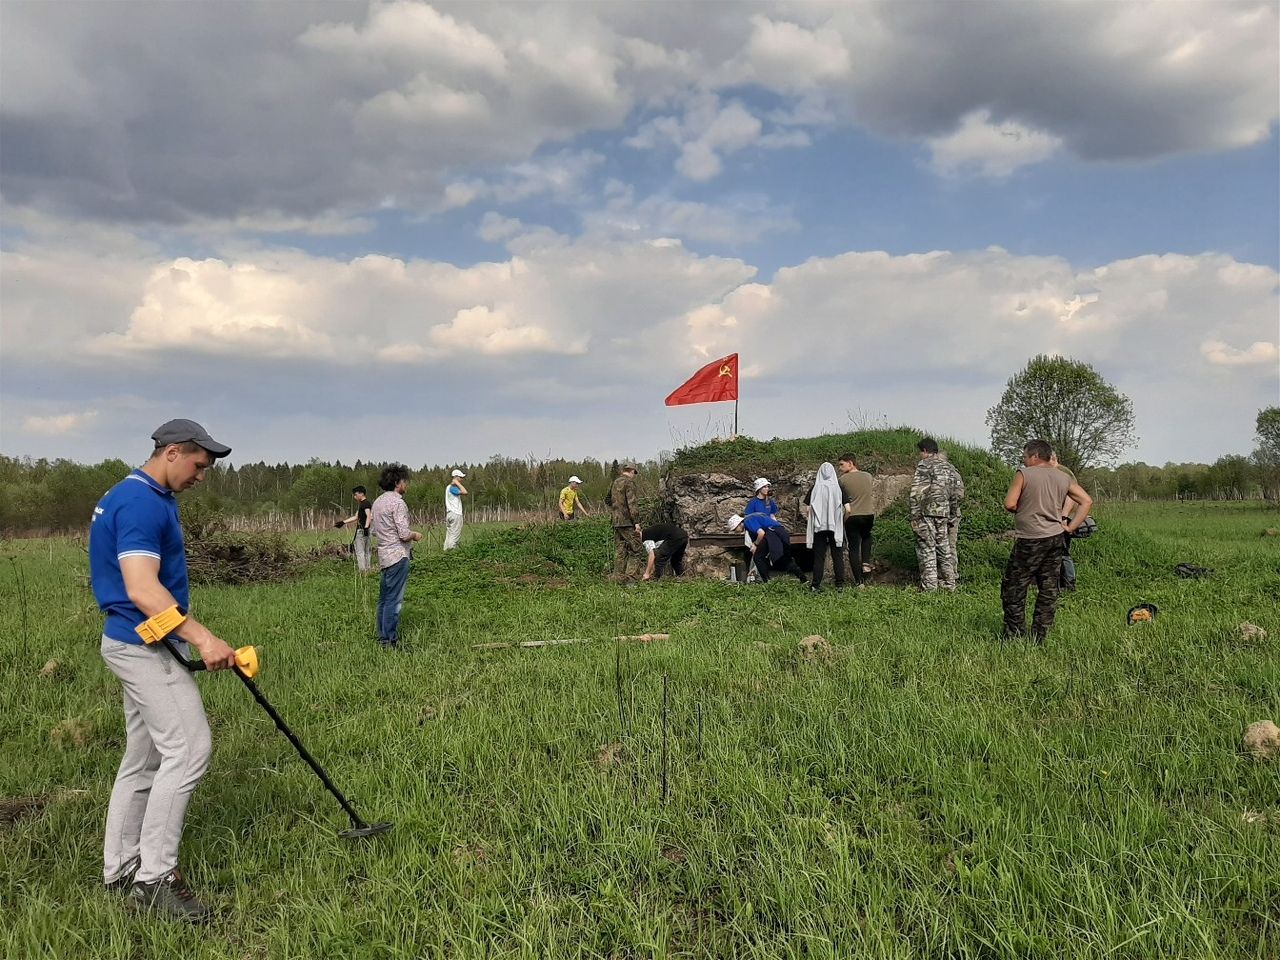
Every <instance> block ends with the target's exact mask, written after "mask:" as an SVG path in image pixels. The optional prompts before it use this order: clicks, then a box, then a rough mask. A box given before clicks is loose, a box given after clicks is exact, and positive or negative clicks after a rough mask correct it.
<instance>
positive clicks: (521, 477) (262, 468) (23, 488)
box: [0, 456, 659, 535]
mask: <svg viewBox="0 0 1280 960" xmlns="http://www.w3.org/2000/svg"><path fill="white" fill-rule="evenodd" d="M455 466H456V467H458V468H459V469H461V470H463V471H464V472H465V473H466V474H467V479H466V480H465V481H464V483H465V484H466V487H467V490H468V492H469V494H470V497H469V500H470V502H469V504H468V507H469V509H470V510H472V511H473V512H475V513H478V514H479V515H480V516H481V517H487V518H492V517H495V516H499V517H500V516H505V515H508V514H515V515H528V514H530V513H533V512H545V513H546V514H547V515H552V514H554V513H555V511H556V506H557V503H558V500H559V497H560V490H561V489H562V488H563V487H564V486H565V484H566V483H567V482H568V479H569V477H570V476H573V475H575V474H576V475H577V476H579V477H581V478H582V480H583V484H582V487H581V488H580V493H582V494H583V496H584V497H585V498H586V502H587V508H588V509H589V510H592V511H593V512H595V511H598V510H599V509H600V505H601V501H602V499H603V498H604V494H605V492H606V491H607V490H608V488H609V484H610V482H611V480H612V478H613V477H615V476H616V475H617V473H618V461H616V460H615V461H599V460H590V459H588V460H546V461H538V460H532V459H529V460H517V459H510V458H505V457H494V458H492V459H490V460H488V461H487V462H485V463H482V464H465V463H464V464H449V465H448V466H432V467H422V468H421V469H418V470H415V471H414V472H413V474H412V479H411V480H410V483H409V489H408V491H407V492H406V493H405V500H406V501H407V503H408V505H409V509H410V510H411V511H412V512H413V513H414V515H415V517H421V518H424V519H427V520H430V519H433V518H437V515H439V517H441V518H442V517H443V513H444V488H445V486H446V484H447V483H448V480H449V472H450V471H451V470H452V469H453V468H454V467H455ZM382 467H383V464H380V463H362V462H360V461H357V462H356V463H354V464H351V465H347V464H343V463H325V462H321V461H318V460H317V461H312V462H310V463H306V464H289V463H277V464H267V463H261V462H260V463H247V464H240V465H237V464H234V463H219V464H218V465H217V466H216V467H215V468H214V469H212V470H210V471H208V473H207V474H206V475H205V481H204V483H202V484H201V485H200V486H199V487H197V488H196V489H195V490H194V491H192V492H191V493H188V494H185V495H184V496H183V498H182V502H183V503H184V504H185V505H187V508H189V509H199V510H200V511H202V512H217V513H220V514H222V515H223V516H225V517H228V518H235V519H236V520H238V521H240V522H241V525H242V526H255V525H260V526H272V527H278V526H282V525H283V526H289V527H297V526H303V527H310V526H325V525H331V524H332V523H333V521H334V520H335V519H340V518H345V517H347V516H350V515H351V514H352V513H353V512H354V509H355V504H354V501H353V500H352V499H351V488H352V487H353V486H356V485H358V484H359V485H363V486H364V487H365V488H366V489H367V490H368V492H369V498H370V499H373V498H375V497H377V495H378V494H379V493H380V492H381V491H379V490H378V474H379V472H380V471H381V470H382ZM132 469H133V466H132V465H130V464H127V463H125V462H124V461H123V460H104V461H103V462H102V463H98V464H95V465H93V466H86V465H84V464H79V463H74V462H73V461H70V460H33V459H30V458H21V459H19V458H15V457H6V456H0V533H3V534H5V535H13V534H19V533H27V534H30V533H39V532H63V531H68V532H75V531H79V530H85V529H87V528H88V525H89V518H90V516H91V515H92V513H93V508H94V505H95V504H97V502H98V500H99V499H100V498H101V497H102V494H103V493H105V492H106V491H107V490H108V489H109V488H110V487H111V486H113V485H114V484H115V483H116V482H117V481H119V480H120V479H121V478H122V477H124V476H126V475H127V474H128V473H129V471H130V470H132ZM658 469H659V465H658V464H657V463H656V462H651V463H648V464H644V465H642V467H641V477H640V478H639V479H640V486H641V488H642V490H643V489H646V488H648V489H653V488H656V485H657V482H656V478H655V476H654V474H655V473H656V471H657V470H658Z"/></svg>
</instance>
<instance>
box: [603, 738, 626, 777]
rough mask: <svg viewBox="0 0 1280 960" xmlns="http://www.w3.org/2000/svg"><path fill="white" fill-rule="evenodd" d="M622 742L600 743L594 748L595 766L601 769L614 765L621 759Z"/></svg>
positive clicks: (622, 755) (620, 761)
mask: <svg viewBox="0 0 1280 960" xmlns="http://www.w3.org/2000/svg"><path fill="white" fill-rule="evenodd" d="M623 757H624V754H623V750H622V744H620V743H602V744H600V746H598V747H597V748H596V766H597V767H599V768H600V769H601V770H608V769H609V768H610V767H616V766H618V765H619V764H621V763H622V761H623Z"/></svg>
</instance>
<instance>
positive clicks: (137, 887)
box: [127, 870, 213, 923]
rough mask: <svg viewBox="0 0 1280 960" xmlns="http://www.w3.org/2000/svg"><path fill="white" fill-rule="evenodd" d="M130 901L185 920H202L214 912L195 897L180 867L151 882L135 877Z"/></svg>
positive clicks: (135, 906) (145, 910)
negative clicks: (179, 871)
mask: <svg viewBox="0 0 1280 960" xmlns="http://www.w3.org/2000/svg"><path fill="white" fill-rule="evenodd" d="M127 902H128V904H129V906H130V907H132V908H133V909H135V910H137V911H139V912H140V913H152V914H155V915H156V916H160V917H166V918H168V919H170V920H182V921H184V922H186V923H201V922H203V921H205V920H208V919H209V918H210V917H211V916H213V911H212V910H210V909H209V908H208V907H206V906H205V905H204V904H203V903H201V902H200V901H199V900H197V899H196V895H195V894H194V893H192V892H191V889H190V888H189V887H188V886H187V884H186V882H185V881H184V880H183V879H182V874H180V873H178V871H177V870H174V871H173V872H172V873H170V874H169V875H168V876H167V877H161V878H160V879H159V880H155V881H153V882H151V883H144V882H142V881H141V880H138V881H135V882H134V884H133V887H132V888H131V889H130V890H129V897H128V901H127Z"/></svg>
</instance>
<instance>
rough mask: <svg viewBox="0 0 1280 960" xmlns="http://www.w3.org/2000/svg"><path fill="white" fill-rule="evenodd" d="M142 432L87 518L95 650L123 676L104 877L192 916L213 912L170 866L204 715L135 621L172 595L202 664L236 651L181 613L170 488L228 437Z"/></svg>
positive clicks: (191, 689)
mask: <svg viewBox="0 0 1280 960" xmlns="http://www.w3.org/2000/svg"><path fill="white" fill-rule="evenodd" d="M151 438H152V440H154V441H155V449H154V450H153V451H152V453H151V457H150V458H149V459H148V460H147V462H146V463H144V464H143V465H142V467H141V468H140V469H138V470H134V471H133V472H132V473H130V474H129V475H128V476H127V477H125V478H124V479H123V480H121V481H120V482H119V483H117V484H116V485H115V486H114V487H112V488H111V489H110V490H108V491H107V493H106V494H105V495H104V496H103V498H102V499H101V500H100V501H98V505H97V506H96V507H95V508H94V510H93V521H92V525H91V526H90V528H89V575H90V581H91V582H92V585H93V595H94V597H95V598H96V599H97V601H98V606H99V607H100V608H101V609H102V612H103V613H104V614H105V615H106V621H105V623H104V625H103V628H102V658H103V660H105V661H106V664H107V667H108V668H109V669H110V670H111V672H112V673H114V674H115V675H116V676H117V677H118V678H119V679H120V684H121V686H122V688H123V700H124V723H125V749H124V758H123V759H122V760H121V761H120V769H119V771H118V772H117V773H116V781H115V786H114V787H113V788H112V791H111V802H110V804H109V805H108V806H107V826H106V838H105V840H104V842H103V871H102V878H103V882H104V883H105V884H106V886H107V888H108V889H109V890H112V891H115V892H119V893H122V894H125V895H126V896H127V899H128V902H129V903H130V905H131V906H134V907H136V908H139V909H142V910H145V911H149V912H154V913H158V914H161V915H164V916H168V917H173V918H177V919H182V920H189V921H195V920H203V919H205V918H206V917H208V916H209V913H210V911H209V909H208V908H207V907H205V906H204V905H203V904H202V903H200V901H199V900H197V899H196V897H195V895H194V894H193V893H192V892H191V891H190V889H188V887H187V885H186V883H185V882H184V881H183V879H182V875H181V874H180V873H179V872H178V846H179V844H180V842H181V840H182V828H183V823H184V821H185V819H186V812H187V803H188V801H189V800H190V798H191V794H192V793H193V792H194V791H195V788H196V785H197V784H198V783H199V782H200V778H201V777H202V776H203V775H204V772H205V770H206V769H207V768H208V766H209V755H210V750H211V747H212V742H211V738H210V735H209V722H208V720H207V719H206V718H205V714H204V705H203V704H202V703H201V700H200V691H199V690H198V689H197V687H196V684H195V681H194V680H193V679H192V676H191V674H190V673H188V672H187V671H186V670H184V669H183V668H182V667H181V665H180V664H178V663H177V661H176V660H175V659H174V658H173V655H172V654H170V653H169V651H168V650H166V649H164V648H163V646H162V645H161V644H152V645H150V646H148V645H144V644H143V642H142V638H141V637H140V636H138V634H137V632H136V629H135V628H136V627H138V626H139V625H140V624H141V623H143V621H145V620H148V619H150V618H151V617H154V616H156V615H157V614H160V613H164V612H165V611H167V610H169V609H171V608H172V607H174V606H176V607H177V608H178V610H179V612H180V613H183V614H186V615H187V616H186V619H185V620H184V621H183V622H182V623H181V624H180V625H179V626H178V627H177V628H176V629H175V630H174V635H175V636H176V637H177V638H178V639H179V640H181V641H184V642H185V643H188V644H190V645H191V646H194V647H195V648H196V649H197V650H198V651H200V658H201V659H202V660H203V661H204V663H205V666H206V667H207V668H208V669H210V670H222V669H226V668H228V667H233V666H235V662H236V655H235V651H234V650H232V649H231V647H229V646H228V645H227V644H226V643H224V642H223V641H222V640H220V639H219V638H218V637H216V636H215V635H214V634H213V633H212V632H211V631H210V630H209V629H208V628H207V627H205V626H204V625H203V624H201V623H200V622H199V621H197V620H196V619H195V618H194V617H192V616H191V615H190V613H189V609H190V606H191V602H190V591H189V588H188V584H187V556H186V547H185V545H184V543H183V539H182V527H181V525H180V524H179V523H178V504H177V501H176V500H175V499H174V494H175V493H177V492H179V491H182V490H188V489H190V488H191V487H194V486H195V485H196V484H198V483H200V482H201V481H202V480H203V479H204V474H205V471H206V470H208V469H209V467H211V466H212V465H213V463H214V461H215V460H217V459H218V458H219V457H225V456H226V455H227V454H229V453H230V452H231V448H230V447H228V446H226V445H224V444H221V443H218V442H217V441H216V440H214V439H213V438H212V437H210V436H209V434H208V433H207V432H206V431H205V429H204V428H203V427H202V426H200V425H199V424H198V423H195V422H194V421H191V420H170V421H169V422H168V423H166V424H164V425H163V426H161V427H160V428H158V429H157V430H156V432H155V433H153V434H152V435H151Z"/></svg>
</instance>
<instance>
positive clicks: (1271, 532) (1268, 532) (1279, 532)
mask: <svg viewBox="0 0 1280 960" xmlns="http://www.w3.org/2000/svg"><path fill="white" fill-rule="evenodd" d="M1262 535H1263V536H1264V537H1280V529H1277V528H1275V527H1267V529H1265V530H1263V531H1262Z"/></svg>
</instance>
